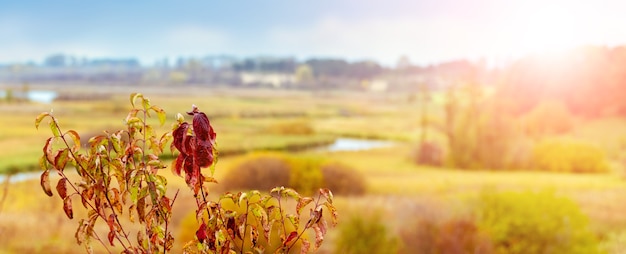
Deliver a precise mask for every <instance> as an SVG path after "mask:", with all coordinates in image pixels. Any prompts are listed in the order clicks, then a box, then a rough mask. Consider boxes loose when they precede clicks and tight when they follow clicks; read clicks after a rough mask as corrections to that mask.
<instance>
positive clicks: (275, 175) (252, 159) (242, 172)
mask: <svg viewBox="0 0 626 254" xmlns="http://www.w3.org/2000/svg"><path fill="white" fill-rule="evenodd" d="M290 168H291V166H290V164H289V161H288V159H287V157H286V156H284V155H282V154H277V153H253V154H250V155H248V156H246V157H244V159H243V160H242V161H241V162H240V163H238V164H237V165H235V167H233V168H232V169H230V170H229V171H228V173H227V174H226V176H225V177H224V180H223V181H222V183H223V186H225V188H226V189H228V190H245V189H256V190H264V191H269V190H270V189H272V188H274V187H276V186H287V185H289V182H290V174H291V173H290Z"/></svg>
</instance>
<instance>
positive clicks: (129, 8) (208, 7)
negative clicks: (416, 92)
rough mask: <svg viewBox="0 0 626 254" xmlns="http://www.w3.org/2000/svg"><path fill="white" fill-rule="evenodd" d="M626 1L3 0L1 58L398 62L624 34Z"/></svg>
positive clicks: (558, 45)
mask: <svg viewBox="0 0 626 254" xmlns="http://www.w3.org/2000/svg"><path fill="white" fill-rule="evenodd" d="M625 9H626V4H623V3H620V1H605V0H595V1H575V0H569V1H566V0H526V1H521V0H520V1H516V0H465V1H461V0H458V1H455V0H414V1H410V0H384V1H374V0H315V1H304V0H302V1H299V0H249V1H242V0H228V1H224V0H222V1H218V0H213V1H211V0H204V1H201V0H194V1H191V0H188V1H187V0H181V1H173V0H171V1H161V0H150V1H148V0H135V1H113V0H110V1H109V0H107V1H78V0H72V1H70V0H54V1H45V0H40V1H33V0H16V1H6V0H0V63H7V62H24V61H35V62H40V61H41V60H42V59H43V58H44V57H45V56H46V55H49V54H53V53H66V54H72V55H77V56H85V57H137V58H139V59H140V60H141V61H142V62H143V63H146V64H151V63H153V62H154V61H155V60H157V59H162V58H164V57H168V58H171V59H173V58H176V57H178V56H204V55H216V54H229V55H235V56H242V57H244V56H261V55H264V56H293V57H296V58H298V59H306V58H310V57H342V58H347V59H349V60H366V59H367V60H376V61H380V62H382V63H384V64H387V65H393V64H394V63H395V61H396V60H397V59H398V58H399V57H400V56H401V55H407V56H408V57H409V58H410V59H411V60H412V61H413V62H416V63H421V64H426V63H432V62H439V61H445V60H450V59H457V58H471V59H479V58H481V57H486V58H488V59H496V60H497V59H510V58H514V57H518V56H520V55H523V54H526V53H529V52H537V51H538V52H554V51H559V50H563V49H567V48H571V47H575V46H579V45H585V44H594V45H619V44H623V43H626V29H624V27H626V17H623V16H626V15H622V12H623V10H625Z"/></svg>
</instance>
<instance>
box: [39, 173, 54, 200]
mask: <svg viewBox="0 0 626 254" xmlns="http://www.w3.org/2000/svg"><path fill="white" fill-rule="evenodd" d="M40 184H41V188H42V189H43V191H44V192H45V193H46V195H48V196H50V197H52V188H51V187H50V170H46V171H44V172H43V173H41V181H40Z"/></svg>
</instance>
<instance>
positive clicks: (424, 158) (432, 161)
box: [413, 142, 444, 166]
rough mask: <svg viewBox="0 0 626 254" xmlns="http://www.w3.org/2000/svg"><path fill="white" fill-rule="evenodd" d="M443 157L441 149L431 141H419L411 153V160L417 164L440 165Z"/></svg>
mask: <svg viewBox="0 0 626 254" xmlns="http://www.w3.org/2000/svg"><path fill="white" fill-rule="evenodd" d="M443 158H444V156H443V149H441V147H440V146H439V145H437V144H436V143H432V142H424V143H421V144H420V145H419V146H418V147H417V149H415V152H414V154H413V160H414V161H415V162H416V163H417V164H419V165H429V166H441V165H442V164H443Z"/></svg>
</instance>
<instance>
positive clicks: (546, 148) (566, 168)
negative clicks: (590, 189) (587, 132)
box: [532, 140, 609, 173]
mask: <svg viewBox="0 0 626 254" xmlns="http://www.w3.org/2000/svg"><path fill="white" fill-rule="evenodd" d="M532 164H533V166H534V167H536V168H537V169H540V170H545V171H555V172H578V173H580V172H606V171H608V169H609V167H608V164H607V162H606V156H605V154H604V151H602V150H600V149H599V148H597V147H595V146H592V145H589V144H585V143H580V142H573V141H566V140H550V141H543V142H540V143H539V144H537V145H536V146H535V147H534V149H533V156H532Z"/></svg>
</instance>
